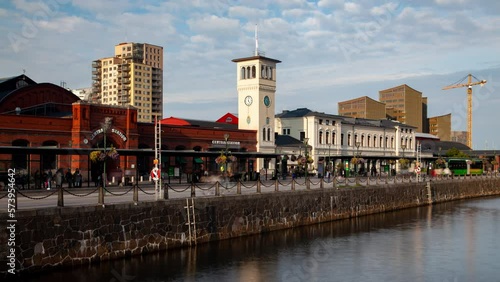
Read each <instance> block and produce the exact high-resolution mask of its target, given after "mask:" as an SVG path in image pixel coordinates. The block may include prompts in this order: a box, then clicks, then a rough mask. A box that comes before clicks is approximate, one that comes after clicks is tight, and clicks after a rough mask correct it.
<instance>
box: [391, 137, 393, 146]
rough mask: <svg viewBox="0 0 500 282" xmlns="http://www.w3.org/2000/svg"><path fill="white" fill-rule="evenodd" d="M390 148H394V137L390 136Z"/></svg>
mask: <svg viewBox="0 0 500 282" xmlns="http://www.w3.org/2000/svg"><path fill="white" fill-rule="evenodd" d="M391 148H394V137H391Z"/></svg>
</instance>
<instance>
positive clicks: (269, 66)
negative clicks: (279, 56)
mask: <svg viewBox="0 0 500 282" xmlns="http://www.w3.org/2000/svg"><path fill="white" fill-rule="evenodd" d="M233 62H235V63H236V69H237V83H236V85H237V89H238V128H239V129H247V130H256V131H257V152H262V153H275V140H274V128H275V126H274V116H275V102H276V65H277V64H278V63H281V61H279V60H275V59H271V58H267V57H264V56H260V55H258V54H257V55H255V56H253V57H247V58H240V59H234V60H233ZM262 167H264V164H263V160H262V159H258V163H257V167H256V169H260V168H262Z"/></svg>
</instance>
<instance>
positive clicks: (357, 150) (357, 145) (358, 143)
mask: <svg viewBox="0 0 500 282" xmlns="http://www.w3.org/2000/svg"><path fill="white" fill-rule="evenodd" d="M355 145H356V156H355V158H356V163H355V165H354V173H355V175H358V157H359V146H361V142H356V143H355Z"/></svg>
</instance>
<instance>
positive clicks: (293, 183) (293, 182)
mask: <svg viewBox="0 0 500 282" xmlns="http://www.w3.org/2000/svg"><path fill="white" fill-rule="evenodd" d="M292 191H295V179H293V180H292Z"/></svg>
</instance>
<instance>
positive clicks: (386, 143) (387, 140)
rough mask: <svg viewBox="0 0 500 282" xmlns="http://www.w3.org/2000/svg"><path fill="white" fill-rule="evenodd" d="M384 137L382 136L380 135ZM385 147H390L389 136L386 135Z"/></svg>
mask: <svg viewBox="0 0 500 282" xmlns="http://www.w3.org/2000/svg"><path fill="white" fill-rule="evenodd" d="M380 138H382V137H380ZM384 148H389V137H385V147H384Z"/></svg>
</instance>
